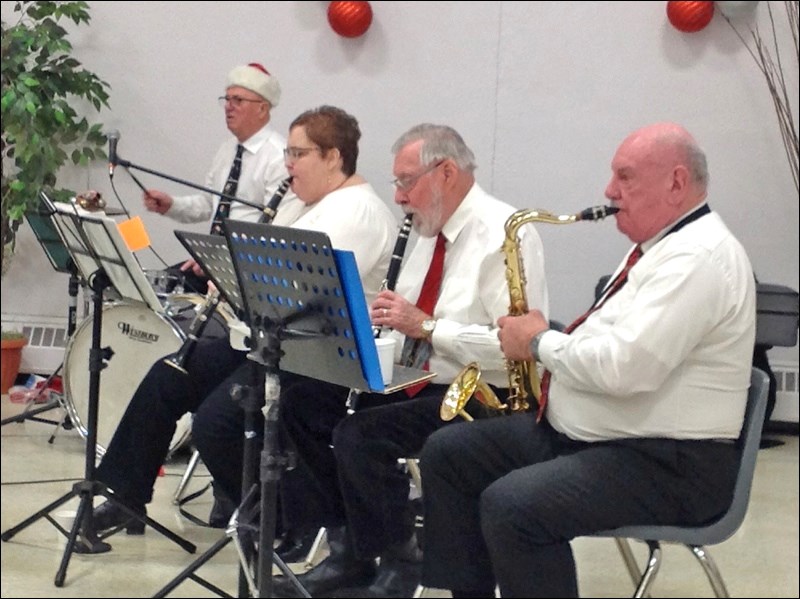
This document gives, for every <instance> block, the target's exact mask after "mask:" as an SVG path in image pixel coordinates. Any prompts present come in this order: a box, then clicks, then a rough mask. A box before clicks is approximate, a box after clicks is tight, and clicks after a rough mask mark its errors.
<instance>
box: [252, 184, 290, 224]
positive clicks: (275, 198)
mask: <svg viewBox="0 0 800 599" xmlns="http://www.w3.org/2000/svg"><path fill="white" fill-rule="evenodd" d="M291 184H292V177H286V178H285V179H284V180H283V181H281V184H280V185H278V189H276V190H275V193H274V194H272V197H271V198H270V199H269V202H267V206H266V208H264V210H263V211H262V212H261V218H259V219H258V222H259V223H261V224H264V225H268V224H269V223H271V222H272V219H273V218H275V214H277V212H278V204H280V203H281V200H282V199H283V196H285V195H286V192H287V191H289V186H290V185H291Z"/></svg>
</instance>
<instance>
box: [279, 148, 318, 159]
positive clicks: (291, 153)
mask: <svg viewBox="0 0 800 599" xmlns="http://www.w3.org/2000/svg"><path fill="white" fill-rule="evenodd" d="M319 149H320V148H318V147H316V146H315V147H313V148H298V147H296V146H295V147H292V146H290V147H288V148H284V149H283V158H284V160H291V161H295V160H300V159H301V158H302V157H303V156H306V155H307V154H310V153H311V152H313V151H314V150H319Z"/></svg>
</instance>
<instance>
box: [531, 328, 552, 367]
mask: <svg viewBox="0 0 800 599" xmlns="http://www.w3.org/2000/svg"><path fill="white" fill-rule="evenodd" d="M549 330H550V329H545V330H543V331H539V332H538V333H536V335H534V337H533V339H531V345H530V349H531V355H532V356H533V359H534V360H536V361H539V342H540V341H541V340H542V337H543V336H544V334H545V333H546V332H547V331H549Z"/></svg>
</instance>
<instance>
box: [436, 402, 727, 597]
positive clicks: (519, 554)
mask: <svg viewBox="0 0 800 599" xmlns="http://www.w3.org/2000/svg"><path fill="white" fill-rule="evenodd" d="M739 455H740V452H739V450H738V448H737V447H736V445H735V444H734V443H725V442H714V441H677V440H672V439H624V440H619V441H613V442H603V443H580V442H574V441H571V440H569V439H568V438H567V437H565V436H564V435H560V434H557V433H556V432H555V431H553V429H552V428H550V427H549V426H548V425H547V423H546V422H545V423H540V424H538V425H537V424H536V423H535V415H534V414H531V413H525V414H519V415H514V416H507V417H503V418H495V419H490V420H482V421H477V422H472V423H464V424H458V425H455V426H452V427H448V428H447V429H445V430H441V431H438V432H436V433H434V434H433V435H432V436H431V437H430V439H429V440H428V442H427V443H426V444H425V447H424V449H423V451H422V455H421V461H420V467H421V470H422V478H423V484H424V493H423V499H424V503H425V556H424V565H423V584H425V585H426V586H431V587H437V588H446V589H451V590H452V589H456V590H461V591H465V592H467V591H468V592H475V593H485V594H484V595H482V596H486V597H492V596H494V595H493V592H494V588H495V585H499V587H500V592H501V595H502V596H503V597H577V596H578V585H577V576H576V568H575V562H574V559H573V554H572V550H571V548H570V544H569V542H570V540H572V539H573V538H575V537H579V536H585V535H589V534H592V533H594V532H598V531H601V530H606V529H610V528H616V527H618V526H622V525H631V524H699V523H702V522H705V521H708V520H709V519H711V518H713V517H714V516H716V515H718V514H719V513H721V512H722V511H723V510H725V509H726V508H727V507H728V506H729V505H730V502H731V498H732V496H733V487H734V483H735V478H736V471H737V467H738V461H739ZM476 596H477V595H476Z"/></svg>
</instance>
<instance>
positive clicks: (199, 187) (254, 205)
mask: <svg viewBox="0 0 800 599" xmlns="http://www.w3.org/2000/svg"><path fill="white" fill-rule="evenodd" d="M117 165H118V166H121V167H123V168H125V169H128V172H129V174H130V175H131V178H132V179H133V180H134V182H135V183H136V184H137V185H138V186H139V189H141V190H142V191H144V192H145V193H146V192H147V189H146V188H145V186H144V185H142V184H141V183H140V182H139V180H138V179H137V178H136V177H135V176H134V175H133V173H130V170H129V169H135V170H137V171H142V172H143V173H148V174H150V175H155V176H156V177H160V178H162V179H167V180H168V181H173V182H175V183H180V184H181V185H185V186H186V187H191V188H192V189H196V190H198V191H205V192H206V193H210V194H212V195H215V196H219V197H220V198H223V199H225V200H229V201H231V202H239V203H240V204H244V205H245V206H250V207H251V208H255V209H256V210H262V211H263V210H264V206H262V205H260V204H257V203H255V202H251V201H249V200H243V199H242V198H239V197H236V196H231V195H228V194H226V193H223V192H221V191H217V190H215V189H211V188H210V187H204V186H203V185H198V184H197V183H192V182H191V181H187V180H186V179H180V178H178V177H174V176H173V175H168V174H166V173H162V172H160V171H156V170H153V169H151V168H147V167H145V166H141V165H139V164H135V163H133V162H131V161H130V160H124V159H123V158H120V157H119V156H117V160H116V162H114V166H117Z"/></svg>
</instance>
